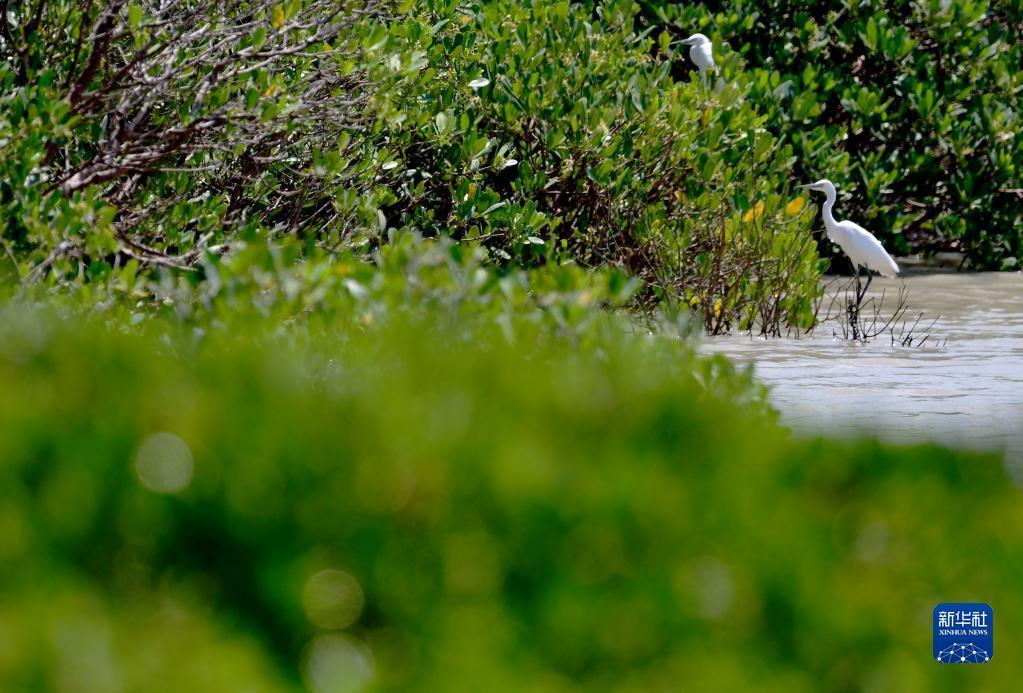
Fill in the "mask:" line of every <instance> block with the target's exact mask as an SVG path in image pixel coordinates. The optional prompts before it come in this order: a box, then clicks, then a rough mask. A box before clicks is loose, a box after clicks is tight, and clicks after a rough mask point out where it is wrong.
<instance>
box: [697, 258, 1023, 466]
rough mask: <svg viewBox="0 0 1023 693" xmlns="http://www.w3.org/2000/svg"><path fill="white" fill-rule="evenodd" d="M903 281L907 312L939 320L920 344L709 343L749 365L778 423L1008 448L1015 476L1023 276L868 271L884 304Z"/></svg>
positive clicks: (824, 335) (1021, 403)
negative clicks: (900, 275) (891, 276)
mask: <svg viewBox="0 0 1023 693" xmlns="http://www.w3.org/2000/svg"><path fill="white" fill-rule="evenodd" d="M903 282H904V285H905V286H906V287H907V288H908V290H909V293H908V302H909V306H910V307H911V310H910V311H909V312H910V314H911V315H913V316H914V317H915V315H916V314H918V313H920V312H921V311H923V312H924V313H925V316H926V317H927V318H928V320H927V322H928V323H929V322H930V319H933V318H934V317H938V316H940V317H938V321H937V323H936V324H935V325H934V327H933V328H931V330H930V332H931V333H932V334H933V335H934V337H937V338H940V339H941V340H942V341H944V340H945V338H947V342H944V344H934V338H933V337H932V339H930V340H928V341H927V342H926V343H925V346H924V347H923V348H906V347H902V346H892V344H891V339H890V338H888V337H879V338H877V339H876V340H874V341H872V342H870V343H868V344H860V343H855V342H850V341H846V340H842V339H836V338H833V337H832V332H833V329H832V328H831V327H830V326H828V327H826V328H823V329H820V330H818V332H817V333H816V334H815V335H813V336H811V337H805V338H802V339H766V340H765V339H758V338H754V339H751V338H749V337H713V338H707V339H706V340H705V341H704V344H703V347H702V348H703V349H704V350H706V351H713V352H721V353H725V354H727V355H729V356H730V357H732V358H733V359H734V360H736V361H738V362H740V363H750V362H752V363H753V364H754V369H755V372H756V374H757V376H758V377H759V379H760V380H761V381H762V382H764V383H766V384H767V385H768V386H770V388H771V400H772V402H773V403H774V405H775V407H777V408H778V410H779V411H780V412H781V416H782V421H783V423H785V424H786V425H788V426H790V427H792V428H793V429H794V430H796V431H799V432H805V433H817V432H822V431H823V432H830V433H837V434H840V435H844V434H855V433H864V432H865V433H871V434H874V435H880V436H881V437H883V438H885V439H888V440H894V441H914V442H915V441H922V440H928V441H936V442H941V443H945V444H948V445H952V446H955V447H967V448H975V449H984V450H1001V451H1005V452H1006V462H1007V464H1009V466H1010V468H1011V469H1012V470H1013V472H1014V474H1015V475H1016V476H1017V478H1023V274H1020V273H1012V274H1009V273H980V274H956V273H944V274H921V275H916V276H913V275H910V276H908V277H906V278H905V279H903V280H900V279H895V280H885V279H880V278H875V279H874V282H873V284H872V285H871V287H870V294H869V295H868V296H874V297H879V296H880V293H881V290H882V289H885V290H886V297H885V304H886V305H885V308H886V310H885V312H886V313H889V314H890V313H891V310H888V309H887V308H888V307H889V306H893V305H894V300H893V299H894V297H895V296H896V295H897V294H898V291H899V287H900V285H902V284H903Z"/></svg>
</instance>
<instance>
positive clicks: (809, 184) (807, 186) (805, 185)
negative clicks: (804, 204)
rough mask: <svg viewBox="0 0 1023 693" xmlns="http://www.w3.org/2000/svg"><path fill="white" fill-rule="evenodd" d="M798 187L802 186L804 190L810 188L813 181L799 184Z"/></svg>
mask: <svg viewBox="0 0 1023 693" xmlns="http://www.w3.org/2000/svg"><path fill="white" fill-rule="evenodd" d="M796 187H797V188H802V189H803V190H809V189H812V188H813V183H804V184H803V185H797V186H796Z"/></svg>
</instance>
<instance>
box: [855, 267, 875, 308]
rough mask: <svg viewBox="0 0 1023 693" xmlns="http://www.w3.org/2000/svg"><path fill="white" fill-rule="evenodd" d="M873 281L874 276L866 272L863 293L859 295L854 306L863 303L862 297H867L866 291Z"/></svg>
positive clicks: (868, 271)
mask: <svg viewBox="0 0 1023 693" xmlns="http://www.w3.org/2000/svg"><path fill="white" fill-rule="evenodd" d="M872 281H874V275H873V274H871V273H870V270H867V284H866V286H864V287H863V293H862V294H860V298H859V300H857V301H856V305H859V304H860V303H861V302H862V301H863V297H864V296H866V295H867V289H869V288H870V282H872Z"/></svg>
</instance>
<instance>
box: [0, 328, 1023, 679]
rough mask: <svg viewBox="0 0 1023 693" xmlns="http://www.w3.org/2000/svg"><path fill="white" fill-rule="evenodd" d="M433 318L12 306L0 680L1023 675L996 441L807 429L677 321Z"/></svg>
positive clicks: (1, 512)
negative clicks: (583, 342)
mask: <svg viewBox="0 0 1023 693" xmlns="http://www.w3.org/2000/svg"><path fill="white" fill-rule="evenodd" d="M433 323H434V326H433V327H432V328H429V329H424V328H421V327H419V328H410V327H401V326H400V325H399V324H398V323H397V322H392V323H391V324H390V325H388V326H386V327H379V328H375V329H371V330H370V331H368V332H367V333H365V335H364V336H361V337H360V336H358V335H356V336H355V337H353V338H352V339H350V340H348V341H347V342H344V343H340V342H338V341H336V340H329V341H324V342H317V343H316V344H315V348H314V349H303V350H294V349H292V348H290V347H289V346H287V340H279V341H277V342H274V343H271V344H269V345H267V346H266V347H263V348H255V347H253V346H251V344H249V343H247V342H244V341H241V340H240V339H239V335H240V334H241V332H240V330H236V331H235V332H234V333H233V334H234V338H233V339H221V338H212V339H210V338H208V339H206V340H205V341H203V342H202V343H200V344H198V345H197V344H196V343H195V342H194V340H193V339H192V338H187V339H185V338H183V336H182V337H172V338H168V337H167V335H163V336H159V335H156V336H154V338H144V337H139V336H125V335H123V334H122V333H120V332H119V331H104V330H98V329H95V328H90V327H88V326H82V325H81V324H80V323H79V324H78V325H77V326H76V325H75V324H74V323H71V322H56V321H52V320H46V319H43V318H41V317H40V316H39V315H38V314H20V313H18V312H14V311H10V310H8V311H5V312H4V313H3V314H2V315H0V382H3V383H4V387H3V389H2V392H0V489H2V492H0V560H2V561H3V564H4V566H5V569H4V570H3V571H2V572H0V643H2V644H3V647H0V687H2V688H3V689H4V690H53V689H58V690H60V689H63V690H72V689H73V690H102V691H116V690H183V689H201V690H243V689H244V690H292V689H295V688H298V687H299V686H301V685H303V684H304V685H305V686H306V687H308V688H309V689H312V690H316V691H321V690H322V691H339V690H355V689H359V688H362V687H364V686H365V685H369V686H370V687H373V688H378V689H388V690H392V689H393V690H509V691H512V690H523V689H529V690H550V691H558V690H578V689H579V688H600V689H606V688H616V689H620V690H650V689H677V688H683V687H684V688H687V689H689V688H692V689H695V690H732V689H753V690H777V691H782V690H784V691H799V690H805V691H809V690H821V689H825V690H838V691H846V690H848V691H851V690H862V689H864V688H879V687H883V688H890V689H893V690H934V689H943V688H949V689H952V688H956V689H958V688H961V687H964V686H969V687H970V688H971V689H983V690H1009V689H1011V687H1012V685H1013V683H1014V682H1015V680H1016V679H1018V668H1019V667H1018V664H1017V661H1016V659H1015V658H1013V657H1012V653H1013V652H1014V651H1015V650H1016V649H1017V647H1018V645H1019V636H1018V633H1017V632H1016V630H1015V629H1013V628H1012V627H1010V625H1011V624H1012V623H1014V622H1016V621H1018V620H1019V618H1020V616H1021V614H1023V598H1021V596H1020V591H1019V589H1018V585H1019V580H1020V571H1019V561H1018V555H1019V552H1020V550H1021V548H1023V547H1021V545H1020V544H1021V540H1020V537H1021V536H1023V535H1021V529H1023V511H1021V508H1023V504H1021V503H1020V497H1019V491H1018V490H1017V489H1016V488H1015V487H1013V486H1012V484H1011V483H1010V481H1009V480H1008V479H1007V477H1006V475H1005V474H1004V472H1003V470H1002V468H1001V466H1000V465H999V464H997V463H996V461H995V460H993V459H981V458H971V457H966V456H957V455H953V454H951V453H949V452H947V451H943V450H940V449H936V448H921V449H912V450H905V449H904V450H893V449H888V448H884V447H880V446H878V445H876V444H873V443H860V444H853V443H844V444H840V443H828V442H820V441H797V440H792V439H791V438H789V437H788V436H787V435H786V434H785V433H784V432H783V431H782V430H781V429H779V428H777V427H776V426H775V425H774V424H772V423H771V420H770V417H769V416H768V415H766V414H765V413H762V409H760V412H761V413H758V408H759V406H758V405H757V402H760V401H761V400H760V395H759V394H758V393H757V391H756V390H754V389H751V386H750V384H749V380H748V377H747V376H740V375H737V374H734V373H732V372H731V370H730V369H729V368H727V366H726V365H725V364H724V363H723V362H721V361H717V360H713V361H704V360H698V359H696V358H695V357H694V356H693V354H692V352H690V351H688V349H687V348H686V347H685V346H684V345H683V344H680V343H678V342H677V341H670V340H664V339H651V338H644V337H632V336H628V335H623V334H621V333H613V332H612V333H611V336H610V337H608V338H606V339H604V340H602V349H600V350H593V351H585V352H577V351H571V350H569V349H568V348H567V347H566V346H565V345H564V343H563V342H560V341H554V342H552V341H550V340H540V341H539V342H537V343H534V344H532V345H531V348H530V349H529V354H528V355H526V354H525V353H524V350H523V349H521V348H520V347H513V346H509V345H508V343H507V341H506V340H505V339H503V337H497V336H496V335H495V333H494V332H493V331H492V330H489V329H486V328H483V329H480V330H477V331H474V332H469V333H468V334H461V336H459V337H457V338H454V337H452V335H451V334H450V333H449V327H450V324H449V320H447V319H446V318H445V316H444V315H443V313H441V314H439V315H436V316H434V320H433ZM465 324H467V321H464V320H463V321H460V327H461V329H462V330H464V329H465V327H464V326H465ZM456 334H460V333H458V332H456ZM615 334H617V337H615V336H614V335H615ZM751 405H752V409H751ZM953 598H954V599H964V600H968V599H976V600H983V601H988V602H990V603H991V604H993V605H994V608H995V611H996V613H997V615H998V621H999V623H1002V624H1006V625H1005V627H1002V628H999V629H998V631H999V632H998V635H997V638H998V645H997V648H996V653H995V658H994V661H993V662H992V663H991V664H990V665H986V666H983V667H970V668H966V667H964V668H962V669H958V668H955V667H942V666H937V665H935V663H934V662H933V661H932V659H931V656H930V637H931V636H930V632H931V631H930V617H931V609H932V608H933V606H934V605H935V603H937V602H939V601H942V600H945V599H953ZM999 653H1000V654H999Z"/></svg>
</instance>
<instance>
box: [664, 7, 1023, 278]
mask: <svg viewBox="0 0 1023 693" xmlns="http://www.w3.org/2000/svg"><path fill="white" fill-rule="evenodd" d="M644 6H645V7H646V8H647V10H648V13H647V16H648V20H649V21H650V22H651V23H652V25H653V26H654V27H656V28H655V30H658V31H659V30H660V29H661V27H662V26H664V25H669V26H672V27H677V30H678V31H680V32H681V33H686V32H692V31H697V30H699V31H702V32H703V33H705V34H707V35H708V36H712V37H713V38H714V41H715V46H716V48H717V49H718V50H719V51H720V52H724V53H727V52H729V51H737V52H739V53H740V54H741V55H742V56H743V58H744V59H745V60H746V64H747V69H748V70H749V71H750V73H751V74H752V75H754V77H753V81H754V83H755V85H756V86H755V88H754V90H753V93H752V94H751V98H752V99H753V100H754V101H755V103H756V104H757V105H758V107H759V108H760V109H762V111H763V112H765V113H771V118H770V120H769V121H768V125H769V127H770V129H771V130H772V132H774V133H775V134H776V135H778V136H779V137H781V138H782V139H783V141H785V142H788V143H791V144H792V146H793V147H794V149H795V151H796V153H797V159H796V166H795V168H794V172H795V173H796V174H797V175H799V176H800V177H801V178H802V179H804V180H811V179H812V180H816V179H817V178H820V177H828V178H830V179H831V180H833V181H835V182H836V183H838V185H839V186H840V194H842V195H843V198H844V199H843V200H842V210H843V212H848V214H849V216H850V217H851V218H854V219H858V220H859V221H860V222H861V223H863V224H864V225H865V226H866V227H867V228H869V229H870V230H872V231H873V232H874V233H875V234H877V235H878V236H879V237H880V238H881V239H882V240H883V241H885V243H886V245H888V247H889V248H891V249H894V250H895V251H896V252H900V253H901V252H907V251H910V250H924V251H926V250H941V249H956V250H962V251H963V252H965V254H966V259H967V260H966V266H968V267H971V268H978V269H1011V268H1018V267H1019V261H1020V258H1021V257H1023V192H1021V190H1020V189H1021V179H1023V122H1021V115H1023V108H1021V106H1023V101H1021V98H1023V97H1021V95H1023V73H1021V71H1020V65H1023V44H1021V43H1020V40H1019V38H1020V36H1021V35H1023V3H1020V2H1019V0H1002V1H1000V2H992V3H989V2H983V1H982V0H956V1H954V2H948V1H942V0H922V1H921V0H896V1H888V0H872V1H871V2H855V3H852V2H844V1H842V2H838V1H835V2H817V3H802V2H790V1H789V0H771V1H770V2H762V1H757V2H749V1H746V0H740V1H738V2H726V3H720V2H696V3H665V2H658V1H645V2H644ZM725 46H728V48H725Z"/></svg>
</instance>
